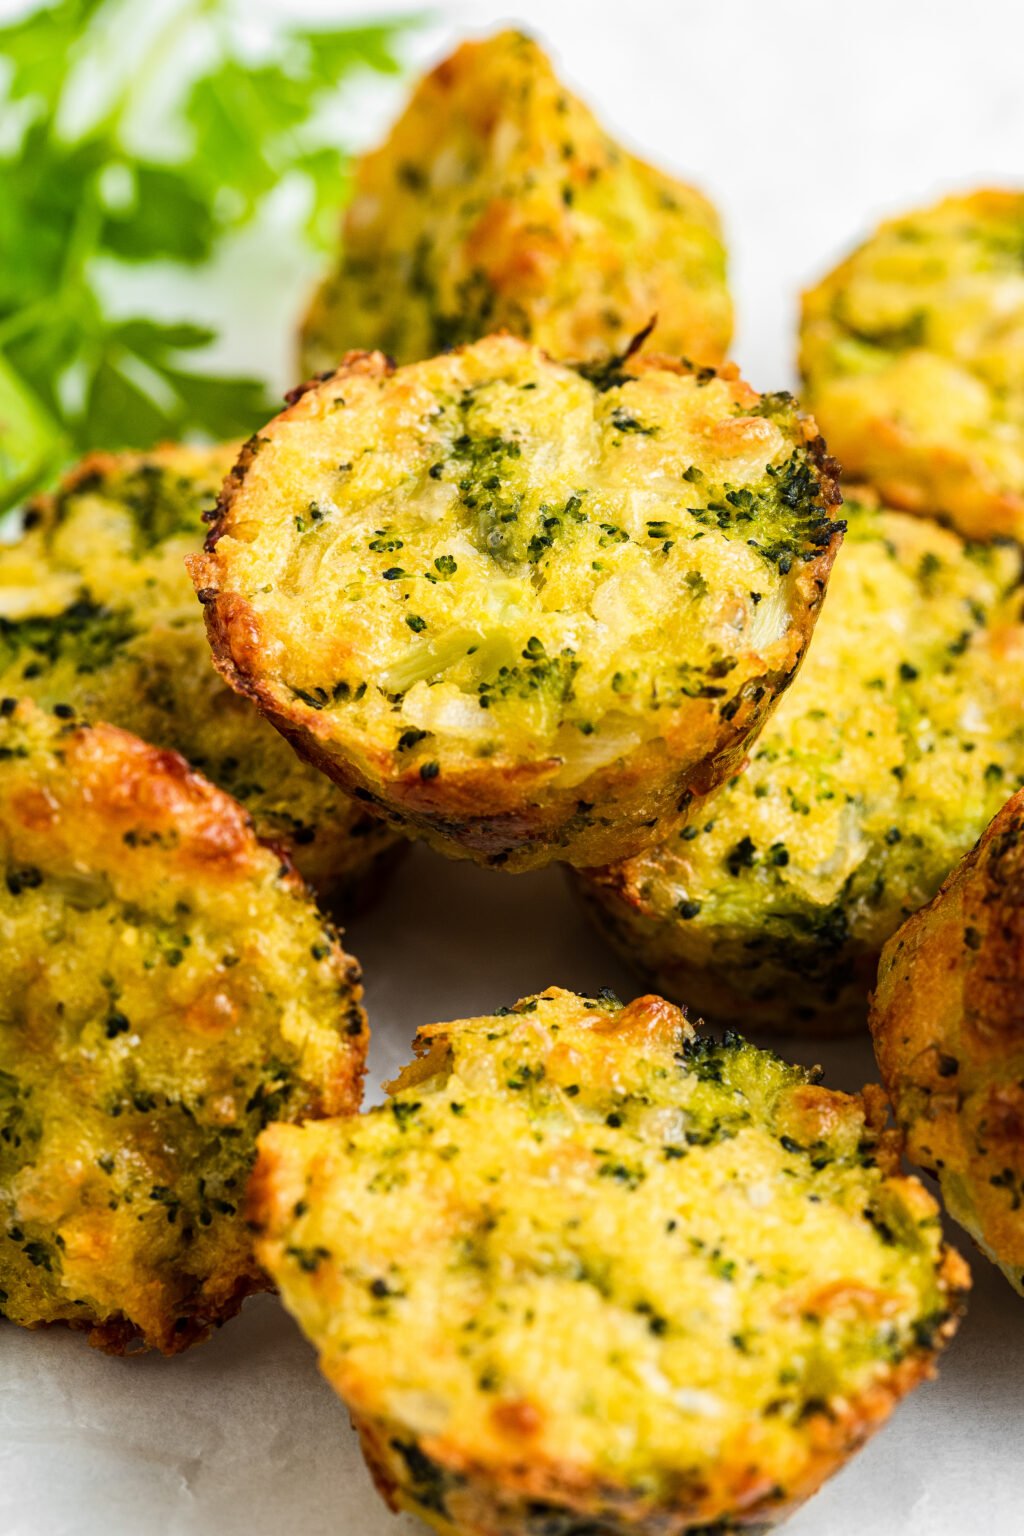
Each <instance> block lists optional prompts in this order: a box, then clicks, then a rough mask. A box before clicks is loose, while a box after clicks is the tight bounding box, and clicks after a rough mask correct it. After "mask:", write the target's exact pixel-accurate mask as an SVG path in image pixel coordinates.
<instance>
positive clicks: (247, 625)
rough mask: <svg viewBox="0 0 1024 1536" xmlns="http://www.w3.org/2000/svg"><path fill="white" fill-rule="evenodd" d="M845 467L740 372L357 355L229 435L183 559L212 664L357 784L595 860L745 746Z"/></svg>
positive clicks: (479, 831)
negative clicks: (197, 537)
mask: <svg viewBox="0 0 1024 1536" xmlns="http://www.w3.org/2000/svg"><path fill="white" fill-rule="evenodd" d="M832 468H833V466H832V465H831V461H830V460H828V459H826V458H825V457H824V454H823V448H822V443H821V440H820V438H819V437H818V435H817V432H816V430H815V428H814V425H813V423H811V422H809V421H807V420H805V419H803V418H802V417H800V416H799V415H798V413H797V411H796V408H795V404H794V402H793V400H792V399H791V398H790V396H788V395H763V396H762V395H758V394H756V393H755V391H754V390H752V389H751V388H750V387H749V386H748V385H746V384H744V383H743V382H742V380H741V379H739V377H738V376H737V375H736V373H735V370H733V369H727V370H724V371H723V372H722V373H721V374H715V373H714V372H713V371H711V370H710V369H706V370H696V371H694V370H692V369H689V368H687V367H684V366H683V365H682V364H679V363H675V362H672V361H671V360H667V359H663V358H657V357H653V356H644V357H640V358H635V357H634V358H633V359H631V360H627V361H622V360H619V361H617V362H616V363H615V364H614V365H610V366H608V367H607V368H605V367H602V368H601V369H599V370H589V369H586V368H583V369H577V368H572V367H568V366H564V365H562V364H558V363H554V362H552V361H550V360H549V359H548V358H547V357H546V356H545V354H544V353H543V352H541V351H540V350H539V349H538V348H536V347H533V346H530V345H528V344H527V343H526V342H523V341H519V340H516V339H514V338H512V337H510V336H498V337H490V338H488V339H487V340H485V341H482V342H478V343H476V344H475V345H474V346H471V347H465V348H463V349H461V350H460V351H457V352H454V353H449V354H447V355H446V356H444V357H440V358H435V359H433V360H431V361H429V362H425V363H414V364H410V365H409V366H407V367H405V368H399V369H398V370H395V369H393V368H392V367H391V366H390V365H389V364H388V363H387V361H386V360H385V359H384V358H383V357H381V356H380V354H379V353H371V354H365V353H355V354H353V355H352V356H351V357H349V358H348V359H346V361H345V363H344V365H343V366H342V367H341V368H340V369H339V370H338V372H337V373H336V374H334V375H332V376H331V377H330V378H328V379H326V380H323V381H321V382H320V383H319V384H317V385H315V386H310V387H309V388H307V389H306V390H305V391H304V392H302V393H301V394H300V396H299V398H298V399H297V400H296V402H295V403H294V404H293V405H292V407H291V409H289V410H287V411H285V412H284V413H283V414H282V415H280V416H278V417H277V418H276V420H274V421H273V422H271V423H270V425H269V426H268V427H267V428H266V429H265V430H264V431H263V432H261V433H260V434H259V436H258V438H257V439H256V440H255V442H254V444H253V445H252V446H251V447H250V448H249V449H248V450H247V451H246V452H245V453H243V455H242V458H241V460H240V462H239V465H238V467H237V469H236V470H235V472H234V475H233V477H232V478H231V479H229V481H228V482H226V485H225V491H224V494H223V495H222V498H221V502H220V507H219V515H218V517H217V519H216V522H215V525H214V528H213V531H212V533H211V535H210V539H209V541H208V545H207V549H208V551H209V553H208V554H207V556H206V558H205V559H196V560H194V561H193V562H192V571H193V576H194V579H195V582H196V585H197V587H198V588H199V589H200V596H201V597H202V598H203V600H204V602H205V603H206V604H207V623H208V626H209V632H210V638H211V643H212V645H213V649H214V654H215V656H216V658H217V662H218V665H219V666H220V668H221V670H222V672H223V673H224V676H225V677H226V678H227V679H228V681H229V682H230V683H231V684H232V685H233V686H234V687H235V688H238V689H239V690H240V691H242V692H245V693H247V694H249V695H251V696H252V697H253V698H255V699H256V700H257V701H258V703H259V704H260V706H261V708H263V709H264V710H265V712H266V713H267V715H268V716H269V717H270V718H271V719H272V720H273V721H274V723H275V724H276V725H277V726H278V728H279V729H280V730H281V731H282V732H283V733H284V734H285V735H287V736H288V737H289V738H290V739H291V740H292V741H293V743H294V744H295V745H296V746H297V747H298V749H299V750H300V751H301V752H303V753H304V754H305V755H306V756H307V757H308V758H309V759H310V760H311V761H312V762H315V763H317V764H319V765H320V766H321V767H323V768H324V769H325V771H326V772H327V773H329V774H331V775H332V777H334V778H335V779H336V780H337V781H338V782H339V783H340V784H341V785H342V786H343V787H344V788H346V789H347V790H349V791H350V792H352V793H355V794H361V795H363V796H364V797H365V798H366V799H367V800H368V801H369V802H371V803H372V805H373V806H374V807H376V808H377V809H379V810H381V811H383V812H385V813H386V814H387V815H388V816H390V818H391V819H392V821H393V822H394V823H395V824H396V825H399V826H401V827H404V828H406V829H408V830H409V831H411V832H415V833H418V834H420V835H422V836H425V837H427V838H428V840H430V841H431V842H433V843H434V844H435V845H436V846H437V847H438V848H440V849H442V850H443V851H446V852H449V853H453V854H456V855H463V856H466V855H468V856H470V857H473V858H476V859H478V860H480V861H481V862H488V863H491V864H495V865H501V864H503V865H505V866H506V867H507V868H512V869H517V868H526V867H528V866H530V865H533V864H542V863H547V862H549V861H550V860H551V859H553V858H563V859H567V860H568V861H569V862H571V863H584V864H593V863H599V862H604V861H605V860H607V859H608V858H613V857H623V856H625V855H626V854H628V853H630V852H635V851H636V850H637V849H638V848H640V847H643V846H645V845H646V844H648V843H650V842H651V841H653V840H655V839H656V838H657V837H658V836H659V835H664V833H665V832H666V831H667V830H668V829H669V827H670V826H671V825H672V824H673V822H674V821H675V820H677V819H678V817H679V815H680V813H681V810H682V809H684V808H685V806H686V804H687V803H688V801H689V799H690V798H691V797H692V795H693V794H694V793H696V792H704V791H706V790H708V789H710V788H711V787H713V786H714V785H715V784H716V783H718V782H719V781H720V780H721V779H722V778H723V777H724V776H726V775H727V774H728V773H730V772H732V771H734V770H735V768H736V767H737V766H738V764H739V762H740V761H741V760H742V756H743V753H744V751H745V748H746V745H747V744H748V743H749V741H750V740H751V738H752V737H753V736H754V735H755V734H756V733H757V731H758V730H759V729H760V727H761V725H762V724H763V722H764V719H765V717H766V715H767V713H768V711H769V710H770V708H771V706H772V704H773V702H774V700H775V698H776V697H777V696H778V694H779V693H780V692H781V691H782V690H783V689H784V688H785V687H786V685H787V683H788V682H789V680H790V678H791V677H792V675H793V672H794V670H795V668H796V666H797V664H798V662H799V660H800V657H801V655H802V654H803V650H804V647H805V646H806V643H807V640H808V637H809V635H810V633H811V629H812V628H813V624H814V620H815V617H816V614H817V610H818V607H819V604H820V601H821V597H822V594H823V592H824V589H825V583H826V580H827V577H828V571H829V568H830V566H831V564H832V560H833V558H834V555H835V551H836V549H837V548H838V547H839V542H840V538H841V535H842V527H843V525H842V524H841V523H837V522H835V521H833V520H832V516H831V513H832V510H833V507H834V504H835V502H836V501H838V499H839V493H838V490H837V488H836V485H835V481H834V479H833V478H832V473H831V471H832Z"/></svg>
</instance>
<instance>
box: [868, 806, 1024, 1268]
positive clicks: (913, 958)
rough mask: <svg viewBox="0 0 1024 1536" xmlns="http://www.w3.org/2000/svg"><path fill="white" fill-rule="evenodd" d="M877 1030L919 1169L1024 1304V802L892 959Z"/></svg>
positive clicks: (912, 922) (915, 920)
mask: <svg viewBox="0 0 1024 1536" xmlns="http://www.w3.org/2000/svg"><path fill="white" fill-rule="evenodd" d="M871 1028H872V1033H873V1036H874V1041H875V1051H876V1054H877V1057H878V1063H879V1068H880V1070H881V1073H882V1076H883V1079H884V1081H885V1084H886V1087H887V1088H888V1090H889V1093H890V1096H891V1098H892V1101H893V1107H894V1109H895V1112H896V1118H897V1120H898V1122H899V1124H900V1126H901V1128H902V1129H903V1131H904V1132H905V1134H906V1138H907V1151H908V1155H909V1156H910V1157H911V1158H912V1159H913V1161H914V1162H916V1163H918V1164H919V1165H920V1166H921V1167H924V1168H927V1169H928V1171H929V1172H930V1173H933V1174H934V1175H935V1176H936V1178H937V1179H938V1180H939V1184H940V1187H941V1189H942V1192H943V1195H944V1197H945V1200H946V1204H947V1206H948V1207H949V1210H950V1211H951V1213H952V1214H953V1215H954V1216H955V1217H956V1219H957V1220H958V1221H959V1222H960V1223H961V1225H963V1226H965V1227H966V1228H967V1230H968V1231H969V1232H970V1234H971V1236H972V1237H973V1238H974V1239H975V1241H976V1242H977V1243H978V1244H979V1246H980V1247H981V1248H982V1249H983V1250H984V1251H985V1252H986V1253H987V1254H988V1255H989V1256H990V1257H991V1258H992V1259H993V1260H994V1261H995V1262H996V1263H997V1264H998V1265H999V1266H1000V1268H1002V1270H1003V1271H1004V1273H1005V1274H1006V1276H1007V1278H1008V1279H1009V1280H1010V1282H1011V1284H1013V1285H1014V1286H1015V1287H1016V1288H1017V1290H1019V1291H1022V1292H1024V1210H1022V1204H1024V1086H1022V1084H1024V791H1021V792H1020V793H1018V794H1017V795H1015V796H1014V797H1013V798H1012V799H1011V800H1010V801H1008V803H1007V804H1006V806H1005V807H1004V808H1003V810H1002V811H1000V812H999V814H998V816H996V818H995V820H994V821H993V822H992V824H991V825H990V827H989V828H988V830H987V831H986V832H985V834H984V836H983V837H982V838H981V840H980V841H979V843H978V845H977V847H976V848H975V849H974V850H973V851H972V852H971V853H969V854H968V855H967V856H966V858H964V859H963V860H962V861H961V863H960V864H959V865H958V866H957V868H956V869H955V870H954V871H953V872H952V874H951V875H950V876H949V878H948V879H947V880H946V882H945V884H944V885H943V887H942V889H941V890H940V891H939V893H938V895H937V896H936V897H935V899H934V900H933V901H932V902H931V903H929V905H928V906H926V907H924V908H922V910H921V911H920V912H917V913H915V914H914V916H913V917H911V918H909V919H908V920H907V922H906V923H904V925H903V927H902V928H901V929H900V930H899V932H898V933H897V934H895V935H894V936H893V938H892V939H890V941H889V943H888V944H887V945H886V947H885V950H884V951H883V954H882V962H881V966H880V968H879V973H878V986H877V990H876V992H875V995H874V998H873V1000H872V1011H871Z"/></svg>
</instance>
